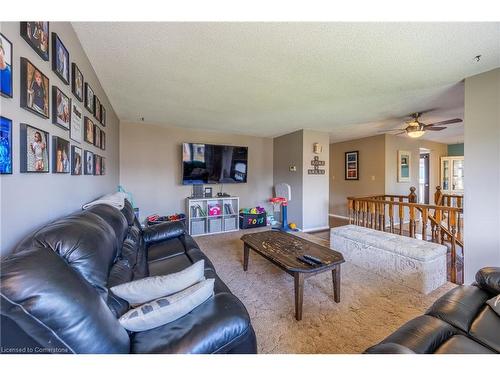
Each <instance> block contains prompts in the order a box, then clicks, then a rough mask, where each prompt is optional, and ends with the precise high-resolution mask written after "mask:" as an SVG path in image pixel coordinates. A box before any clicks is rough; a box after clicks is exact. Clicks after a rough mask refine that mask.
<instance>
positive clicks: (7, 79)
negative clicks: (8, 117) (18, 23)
mask: <svg viewBox="0 0 500 375" xmlns="http://www.w3.org/2000/svg"><path fill="white" fill-rule="evenodd" d="M12 56H13V52H12V43H11V42H10V40H9V39H7V38H6V37H5V36H4V35H3V34H2V33H0V95H2V96H4V97H6V98H12V93H13V91H14V88H13V85H12V77H13V72H12V71H13V69H14V68H13V66H12Z"/></svg>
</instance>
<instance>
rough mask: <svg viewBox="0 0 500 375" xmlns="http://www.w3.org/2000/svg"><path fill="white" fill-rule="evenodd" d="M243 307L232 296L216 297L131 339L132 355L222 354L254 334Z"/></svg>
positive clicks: (221, 295) (218, 295) (222, 294)
mask: <svg viewBox="0 0 500 375" xmlns="http://www.w3.org/2000/svg"><path fill="white" fill-rule="evenodd" d="M251 330H252V329H251V326H250V319H249V317H248V313H247V311H246V309H245V307H244V306H243V304H242V303H241V302H240V301H239V300H238V299H237V298H236V297H235V296H233V295H232V294H229V293H221V294H217V295H215V296H214V297H213V298H211V299H209V300H208V301H206V302H205V303H203V304H202V305H200V306H198V307H197V308H196V309H194V310H193V311H191V312H190V313H189V314H186V315H185V316H183V317H182V318H180V319H177V320H176V321H174V322H171V323H169V324H165V325H163V326H160V327H157V328H154V329H151V330H148V331H144V332H138V333H135V334H133V335H132V337H131V351H132V353H165V354H166V353H178V354H180V353H219V352H226V351H228V350H230V349H231V348H232V347H235V346H237V344H239V343H240V342H241V341H240V340H241V339H242V338H243V337H246V335H248V334H249V331H251Z"/></svg>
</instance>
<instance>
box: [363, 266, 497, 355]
mask: <svg viewBox="0 0 500 375" xmlns="http://www.w3.org/2000/svg"><path fill="white" fill-rule="evenodd" d="M498 294H500V268H498V267H496V268H495V267H487V268H483V269H481V270H479V271H478V272H477V273H476V282H475V283H474V284H473V285H469V286H464V285H462V286H458V287H456V288H454V289H452V290H450V291H449V292H448V293H446V294H445V295H443V296H442V297H441V298H439V299H438V300H437V301H436V302H435V303H434V304H433V305H432V306H431V307H430V308H429V309H428V310H427V312H426V313H425V315H422V316H419V317H417V318H415V319H413V320H410V321H409V322H407V323H406V324H404V325H403V326H402V327H401V328H399V329H398V330H397V331H396V332H394V333H393V334H391V335H390V336H389V337H387V338H386V339H384V340H383V341H382V342H381V343H379V344H377V345H375V346H372V347H371V348H369V349H367V350H366V351H365V353H369V354H415V353H417V354H422V353H436V354H469V353H470V354H494V353H496V354H498V353H500V317H499V316H498V315H497V314H496V313H495V311H493V309H492V308H491V307H490V306H489V305H488V304H486V301H487V300H489V299H491V298H493V297H494V296H497V295H498Z"/></svg>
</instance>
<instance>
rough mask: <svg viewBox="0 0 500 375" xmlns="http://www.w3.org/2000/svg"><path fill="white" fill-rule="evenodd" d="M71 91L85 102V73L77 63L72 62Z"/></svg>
mask: <svg viewBox="0 0 500 375" xmlns="http://www.w3.org/2000/svg"><path fill="white" fill-rule="evenodd" d="M71 92H72V93H73V95H75V97H76V98H77V99H78V101H80V102H83V74H82V72H81V71H80V69H78V65H76V64H75V63H72V64H71Z"/></svg>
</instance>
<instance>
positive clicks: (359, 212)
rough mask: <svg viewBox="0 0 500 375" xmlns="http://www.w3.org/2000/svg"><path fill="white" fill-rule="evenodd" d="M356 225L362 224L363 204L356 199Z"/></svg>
mask: <svg viewBox="0 0 500 375" xmlns="http://www.w3.org/2000/svg"><path fill="white" fill-rule="evenodd" d="M355 207H356V225H361V205H360V203H359V201H356V205H355Z"/></svg>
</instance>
